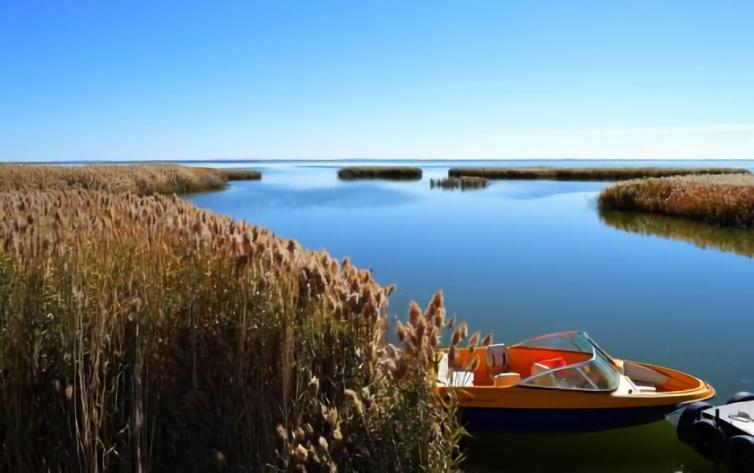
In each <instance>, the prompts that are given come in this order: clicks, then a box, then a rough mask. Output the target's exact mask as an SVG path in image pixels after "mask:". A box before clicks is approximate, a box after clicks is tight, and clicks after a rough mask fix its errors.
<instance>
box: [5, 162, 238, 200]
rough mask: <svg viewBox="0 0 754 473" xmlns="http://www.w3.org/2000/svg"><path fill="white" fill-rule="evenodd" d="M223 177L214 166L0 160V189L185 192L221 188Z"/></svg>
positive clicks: (222, 186)
mask: <svg viewBox="0 0 754 473" xmlns="http://www.w3.org/2000/svg"><path fill="white" fill-rule="evenodd" d="M226 180H227V177H226V176H225V175H223V173H222V172H221V171H219V170H217V169H210V168H201V167H189V166H178V165H175V164H139V165H116V164H88V165H83V166H57V165H47V164H2V163H0V191H12V190H19V189H39V190H67V189H85V190H101V191H111V192H133V193H134V194H138V195H149V194H154V193H158V194H173V193H175V194H186V193H192V192H204V191H210V190H220V189H224V188H225V186H226Z"/></svg>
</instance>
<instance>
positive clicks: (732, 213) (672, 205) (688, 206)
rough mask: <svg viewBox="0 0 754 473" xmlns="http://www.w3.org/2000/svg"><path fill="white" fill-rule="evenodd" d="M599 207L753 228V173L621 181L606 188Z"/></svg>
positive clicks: (600, 198)
mask: <svg viewBox="0 0 754 473" xmlns="http://www.w3.org/2000/svg"><path fill="white" fill-rule="evenodd" d="M599 205H600V208H602V209H605V210H623V211H639V212H649V213H654V214H662V215H669V216H674V217H685V218H689V219H693V220H700V221H703V222H706V223H711V224H714V225H721V226H731V227H740V228H754V175H750V174H747V175H718V176H712V175H709V176H678V177H667V178H661V179H644V180H633V181H627V182H620V183H618V184H615V185H613V186H610V187H608V188H607V189H605V190H603V191H602V193H601V194H600V197H599Z"/></svg>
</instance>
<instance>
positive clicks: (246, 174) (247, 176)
mask: <svg viewBox="0 0 754 473" xmlns="http://www.w3.org/2000/svg"><path fill="white" fill-rule="evenodd" d="M216 171H217V172H219V173H220V174H221V175H222V176H223V177H224V178H225V179H227V180H228V181H258V180H260V179H262V173H261V172H259V171H255V170H253V169H225V168H221V169H217V170H216Z"/></svg>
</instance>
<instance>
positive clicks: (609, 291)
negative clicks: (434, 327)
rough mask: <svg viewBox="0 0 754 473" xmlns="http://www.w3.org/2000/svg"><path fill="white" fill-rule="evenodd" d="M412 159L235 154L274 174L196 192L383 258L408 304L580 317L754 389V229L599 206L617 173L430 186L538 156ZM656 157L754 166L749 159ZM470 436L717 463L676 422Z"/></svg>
mask: <svg viewBox="0 0 754 473" xmlns="http://www.w3.org/2000/svg"><path fill="white" fill-rule="evenodd" d="M370 164H372V163H370ZM409 164H416V165H420V166H422V167H423V168H424V178H423V179H422V180H421V181H415V182H385V181H360V182H340V181H338V179H337V176H336V171H337V169H338V168H339V167H340V166H341V165H342V163H328V162H286V163H259V162H255V163H232V164H225V165H227V166H229V167H248V168H254V169H260V170H261V171H263V174H264V177H263V180H262V181H261V182H234V183H232V185H231V186H230V187H229V188H228V189H227V190H225V191H221V192H214V193H206V194H201V195H195V196H191V197H190V200H191V201H192V202H194V203H195V204H196V205H198V206H201V207H206V208H209V209H212V210H214V211H216V212H219V213H222V214H226V215H230V216H232V217H235V218H239V219H245V220H247V221H249V222H252V223H254V224H258V225H263V226H266V227H268V228H270V229H272V230H273V231H274V232H275V233H276V234H277V235H279V236H281V237H284V238H294V239H296V240H298V241H300V242H301V243H302V244H304V245H305V246H306V247H309V248H316V249H319V248H322V249H326V250H327V251H329V252H330V253H331V254H333V255H334V256H337V257H344V256H349V257H350V258H351V259H352V261H353V262H354V263H355V264H356V265H357V266H360V267H364V268H372V269H373V270H374V274H375V276H376V277H377V279H378V280H379V281H381V282H383V283H390V282H395V283H397V285H398V291H397V292H396V293H395V295H394V296H393V297H392V299H391V309H390V310H391V313H393V314H395V315H399V316H400V317H405V311H406V309H407V307H408V303H409V301H411V300H417V301H420V302H421V303H422V304H424V303H426V301H428V300H429V298H430V297H431V296H432V294H433V292H434V291H435V290H437V289H442V290H443V291H444V293H445V296H446V305H447V309H448V311H449V313H457V314H458V315H459V316H460V317H461V318H463V319H465V320H468V321H469V324H470V326H471V327H472V330H477V329H478V330H482V331H483V332H492V333H493V334H494V336H495V340H497V341H502V342H506V343H513V342H516V341H518V340H521V339H524V338H527V337H530V336H533V335H537V334H542V333H547V332H553V331H560V330H570V329H583V330H586V331H588V332H589V333H590V335H592V336H593V337H594V338H595V339H596V340H597V341H598V342H599V343H600V344H601V345H602V346H603V347H605V348H606V349H607V350H608V351H610V352H611V353H612V354H614V355H616V356H618V357H621V358H629V359H635V360H643V361H649V362H653V363H657V364H661V365H667V366H670V367H674V368H678V369H681V370H683V371H688V372H690V373H692V374H695V375H697V376H700V377H703V378H705V379H707V380H709V381H710V382H711V383H712V384H713V385H714V386H715V387H716V388H717V389H718V392H719V393H720V395H719V397H718V400H724V399H725V398H727V397H728V396H729V395H731V394H732V393H734V392H735V391H740V390H749V391H754V310H752V302H754V301H753V299H752V296H753V295H754V292H753V291H752V289H754V260H752V259H751V256H752V255H754V238H752V232H750V231H732V230H720V229H715V228H712V227H708V226H706V225H700V224H689V223H687V222H682V221H681V222H678V221H677V220H675V219H667V218H665V219H663V218H652V217H646V216H641V215H639V216H635V215H634V216H632V215H620V214H618V215H612V214H607V215H600V213H599V211H598V209H597V206H596V198H597V195H598V193H599V191H600V189H602V188H603V187H604V186H605V185H608V183H594V182H554V181H492V183H491V185H490V186H489V187H488V188H487V189H483V190H477V191H466V192H461V191H443V190H437V189H434V190H430V188H429V179H430V178H438V177H444V176H446V175H447V169H448V167H451V166H454V165H479V164H482V165H532V163H531V162H510V161H506V162H502V163H489V162H486V163H474V162H468V161H466V162H459V163H453V162H420V163H409ZM534 164H548V165H567V166H572V165H586V166H590V165H619V166H623V165H627V164H636V165H641V163H626V162H603V163H599V162H597V163H595V162H583V161H580V162H579V161H576V162H567V161H566V162H564V161H559V162H553V163H543V162H540V163H534ZM653 164H657V165H668V166H673V165H697V166H706V165H712V166H715V165H721V166H726V165H729V166H736V167H746V168H749V169H754V162H742V161H734V162H722V163H721V162H711V163H710V162H701V163H700V162H695V163H692V162H662V163H653ZM202 165H218V163H202ZM220 165H223V164H220ZM721 398H722V399H721ZM469 448H470V455H471V463H472V464H473V465H474V467H475V468H477V469H479V470H480V471H495V470H497V469H499V468H505V469H507V470H508V471H532V472H535V471H537V472H538V471H541V472H547V471H594V472H598V471H599V472H602V471H611V472H629V471H631V472H633V471H656V472H706V471H716V470H715V469H714V467H713V466H712V465H710V464H708V463H707V462H705V461H704V460H702V459H700V458H699V457H697V456H696V455H695V453H694V452H693V451H691V449H690V448H688V447H686V446H684V445H682V444H680V443H678V442H677V441H676V439H675V431H674V427H673V424H671V422H668V421H663V422H658V423H655V424H652V425H647V426H643V427H636V428H629V429H620V430H615V431H610V432H603V433H596V434H579V435H568V436H563V435H560V436H536V435H496V436H485V437H483V438H478V439H474V440H473V441H471V442H470V444H469Z"/></svg>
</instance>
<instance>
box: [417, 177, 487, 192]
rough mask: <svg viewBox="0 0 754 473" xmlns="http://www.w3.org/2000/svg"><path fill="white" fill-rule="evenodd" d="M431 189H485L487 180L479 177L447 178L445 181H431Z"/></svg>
mask: <svg viewBox="0 0 754 473" xmlns="http://www.w3.org/2000/svg"><path fill="white" fill-rule="evenodd" d="M429 187H430V188H431V189H434V188H435V187H438V188H440V189H445V190H452V189H461V190H462V191H465V190H468V189H483V188H485V187H487V178H485V177H477V176H461V177H446V178H444V179H430V180H429Z"/></svg>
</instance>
